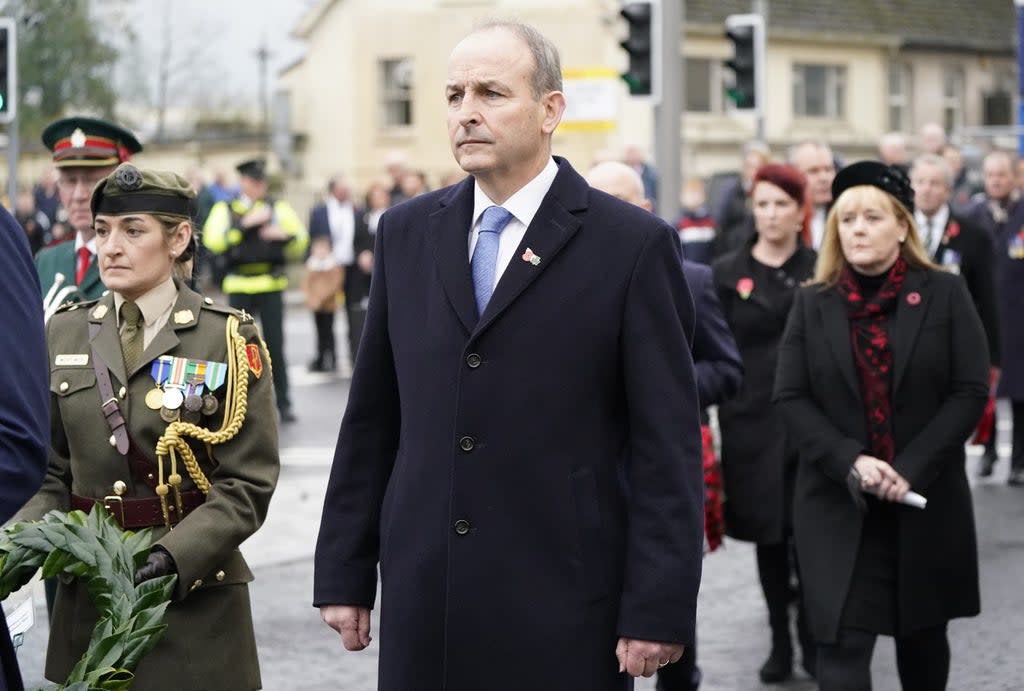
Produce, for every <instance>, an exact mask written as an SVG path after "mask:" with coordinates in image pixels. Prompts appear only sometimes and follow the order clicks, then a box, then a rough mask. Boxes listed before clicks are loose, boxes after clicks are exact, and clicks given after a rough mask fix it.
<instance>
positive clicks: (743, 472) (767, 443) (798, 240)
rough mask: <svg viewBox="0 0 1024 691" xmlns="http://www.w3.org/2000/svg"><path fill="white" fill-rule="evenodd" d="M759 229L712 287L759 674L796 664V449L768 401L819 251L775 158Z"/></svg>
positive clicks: (734, 523)
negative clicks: (722, 342)
mask: <svg viewBox="0 0 1024 691" xmlns="http://www.w3.org/2000/svg"><path fill="white" fill-rule="evenodd" d="M750 196H751V203H752V204H751V206H752V211H753V216H754V226H755V229H756V231H757V232H756V234H755V235H754V237H753V238H751V240H750V241H749V242H748V243H747V244H746V245H744V246H742V247H740V248H738V249H736V250H734V251H732V252H730V253H728V254H726V255H723V256H722V257H721V258H720V259H719V260H718V261H716V262H715V264H714V272H715V286H716V289H717V291H718V295H719V298H720V299H721V302H722V309H723V311H724V312H725V316H726V320H727V321H728V322H729V326H730V328H731V329H732V332H733V334H734V335H735V337H736V344H737V345H738V346H739V349H740V355H741V356H742V358H743V364H744V372H745V374H744V381H743V387H742V388H741V389H740V392H739V395H737V396H736V397H734V398H733V399H731V400H730V401H728V402H726V403H723V404H722V405H721V406H720V407H719V413H718V415H719V423H720V426H721V431H722V470H723V473H724V476H725V477H724V489H725V498H726V500H725V525H726V534H727V535H729V536H731V537H733V538H735V539H738V540H745V541H749V542H754V543H756V544H757V566H758V575H759V576H760V580H761V588H762V590H763V591H764V597H765V602H766V603H767V605H768V619H769V623H770V624H771V630H772V647H771V653H770V654H769V656H768V659H767V660H766V661H765V663H764V665H763V666H762V667H761V670H760V677H761V681H762V682H764V683H778V682H781V681H785V680H786V679H788V678H789V677H790V676H792V673H793V645H792V642H791V640H790V632H789V621H790V617H789V605H790V602H791V600H792V595H793V593H792V591H791V587H790V582H791V573H792V571H793V568H792V566H791V564H792V563H793V562H792V550H791V544H792V534H793V530H792V520H791V514H792V512H791V505H792V496H793V491H792V489H793V481H794V478H795V475H796V454H795V452H794V449H792V448H791V446H790V444H789V443H788V440H787V438H786V435H785V433H784V431H783V430H784V426H783V422H782V419H781V418H780V417H779V415H778V413H777V412H776V411H775V410H774V408H773V407H772V403H771V398H772V387H773V385H774V381H775V364H776V360H777V356H778V347H779V341H780V340H781V338H782V332H783V330H784V329H785V326H786V317H787V316H788V314H789V308H790V306H791V305H792V304H793V297H794V295H795V293H796V290H797V288H798V287H799V286H800V284H801V283H803V282H804V281H806V280H808V279H809V278H811V276H812V275H813V273H814V263H815V260H816V258H817V255H816V254H815V253H814V250H812V249H810V248H809V247H808V243H807V237H808V235H807V233H808V222H807V219H808V214H807V211H806V205H805V203H804V176H803V174H802V173H801V172H800V171H799V170H797V169H796V168H794V167H792V166H789V165H785V164H778V163H768V164H766V165H763V166H761V167H760V168H759V169H758V170H757V173H756V174H755V175H754V180H753V184H752V187H751V193H750ZM803 619H804V618H803V616H802V608H801V616H799V617H798V619H797V623H798V627H797V628H798V632H799V635H800V646H801V649H802V653H803V657H802V663H803V667H804V669H805V670H806V671H807V673H808V674H811V675H812V676H813V674H814V667H815V645H814V642H813V641H812V640H811V638H810V636H809V635H808V634H807V628H806V626H805V625H804V621H803Z"/></svg>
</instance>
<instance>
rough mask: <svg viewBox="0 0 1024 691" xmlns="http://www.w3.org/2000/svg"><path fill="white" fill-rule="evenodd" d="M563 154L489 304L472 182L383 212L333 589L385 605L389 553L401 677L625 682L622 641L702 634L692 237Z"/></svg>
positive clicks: (357, 377) (385, 665)
mask: <svg viewBox="0 0 1024 691" xmlns="http://www.w3.org/2000/svg"><path fill="white" fill-rule="evenodd" d="M556 161H557V162H558V168H559V170H558V174H557V176H556V177H555V179H554V182H553V183H552V186H551V188H550V190H549V191H548V193H547V194H546V195H545V197H544V199H543V201H542V202H541V205H540V207H539V208H538V210H537V213H536V215H535V216H534V218H533V221H532V222H531V223H530V225H529V227H528V228H527V230H526V235H525V237H524V238H523V240H522V243H521V246H520V247H519V248H518V249H517V250H516V253H515V254H514V255H513V257H512V260H511V263H510V264H509V265H508V268H507V269H506V270H505V272H504V273H503V274H502V275H501V279H500V281H499V282H498V284H497V286H496V288H495V291H494V294H493V296H492V297H491V300H490V302H489V303H488V305H487V308H486V310H485V311H484V313H483V314H482V315H480V317H479V318H478V316H477V310H476V305H475V303H474V298H473V286H472V281H471V272H470V263H469V255H468V233H469V231H470V228H471V226H472V214H473V190H474V181H473V180H472V179H467V180H465V181H463V182H462V183H459V184H458V185H455V186H454V187H450V188H446V189H444V190H439V191H437V192H432V193H428V194H425V195H422V196H419V197H416V198H414V199H412V200H409V201H408V202H406V203H404V204H401V205H399V206H397V207H395V208H393V209H391V210H389V211H388V212H386V213H385V214H384V215H383V216H382V217H381V220H380V224H379V226H378V229H377V245H376V252H375V260H376V263H375V267H374V275H373V282H372V285H371V289H370V303H369V311H368V314H367V321H366V327H365V330H364V332H363V340H362V344H361V346H360V350H359V357H358V358H357V360H356V367H355V371H354V373H353V378H352V389H351V393H350V395H349V401H348V406H347V408H346V410H345V416H344V419H343V421H342V425H341V432H340V436H339V441H338V447H337V451H336V453H335V457H334V464H333V468H332V470H331V478H330V481H329V484H328V488H327V496H326V499H325V502H324V512H323V520H322V522H321V528H320V535H319V539H318V542H317V548H316V556H315V576H314V578H315V581H314V604H316V605H325V604H348V605H358V606H364V607H371V606H373V604H374V599H375V592H376V577H377V564H378V562H379V564H380V575H381V593H382V595H381V627H380V635H379V637H377V640H379V641H380V664H379V672H378V675H379V681H378V683H379V689H380V691H410V690H411V689H416V690H417V691H440V690H444V691H479V690H480V689H484V688H486V689H488V691H524V690H525V689H587V690H588V691H622V690H623V689H626V688H631V683H630V681H629V680H627V679H626V678H625V677H624V675H620V674H619V673H618V664H617V662H616V658H615V644H616V641H617V639H618V637H619V636H627V637H631V638H639V639H647V640H660V641H678V642H689V641H692V638H693V630H694V623H695V612H696V596H697V587H698V584H699V581H700V568H701V564H700V560H701V551H702V545H703V483H702V471H701V467H702V466H701V437H700V430H699V403H698V399H697V387H696V383H695V377H694V370H693V365H692V361H691V358H690V345H689V344H690V341H691V338H692V334H693V323H694V316H693V302H692V300H691V298H690V295H689V291H688V289H687V285H686V281H685V279H684V278H683V273H682V267H681V261H680V255H679V246H678V241H677V239H676V236H675V233H674V231H673V230H672V229H671V228H670V227H669V226H668V225H667V224H665V223H664V222H663V221H661V220H660V219H658V218H657V217H655V216H654V215H653V214H650V213H648V212H646V211H644V210H643V209H640V208H638V207H635V206H632V205H629V204H626V203H624V202H621V201H619V200H617V199H615V198H613V197H611V196H610V195H606V194H604V193H601V192H598V191H595V190H592V189H591V188H590V187H589V186H588V185H587V184H586V182H585V181H584V180H583V179H582V178H581V177H580V176H579V175H578V174H577V173H576V172H575V171H574V170H573V169H572V168H571V167H570V166H569V164H568V163H567V162H565V161H564V160H561V159H556ZM526 248H530V249H531V250H532V255H527V254H526V252H525V251H526ZM524 256H526V258H525V259H524V258H523V257H524ZM531 257H532V258H539V263H537V262H531V261H530V259H531Z"/></svg>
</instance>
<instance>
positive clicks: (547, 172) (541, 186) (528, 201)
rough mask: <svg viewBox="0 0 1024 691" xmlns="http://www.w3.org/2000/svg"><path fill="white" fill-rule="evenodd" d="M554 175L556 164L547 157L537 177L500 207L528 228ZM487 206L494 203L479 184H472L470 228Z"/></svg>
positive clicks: (556, 168) (475, 223)
mask: <svg viewBox="0 0 1024 691" xmlns="http://www.w3.org/2000/svg"><path fill="white" fill-rule="evenodd" d="M556 175H558V164H557V163H555V159H553V158H550V157H549V158H548V163H547V165H546V166H544V169H543V170H542V171H540V173H538V174H537V177H535V178H534V179H533V180H530V181H529V182H528V183H526V184H525V185H523V186H522V187H520V188H519V189H518V190H516V193H515V194H513V195H512V196H511V197H509V198H508V199H507V200H505V203H504V204H501V206H502V207H503V208H505V209H506V210H507V211H508V212H510V213H511V214H512V215H513V216H514V217H515V219H516V220H517V221H519V222H520V223H522V224H523V225H524V226H526V227H527V228H529V227H530V223H531V222H532V221H533V217H534V216H536V215H537V209H539V208H540V204H541V202H543V201H544V197H545V196H546V195H547V193H548V190H550V189H551V185H552V183H554V181H555V176H556ZM489 206H495V203H494V202H492V201H491V199H490V198H489V197H488V196H487V195H486V194H485V193H484V191H483V190H482V189H480V183H479V182H474V183H473V224H472V225H471V226H470V228H475V227H476V225H477V223H479V221H480V216H481V215H483V213H484V210H485V209H486V208H487V207H489Z"/></svg>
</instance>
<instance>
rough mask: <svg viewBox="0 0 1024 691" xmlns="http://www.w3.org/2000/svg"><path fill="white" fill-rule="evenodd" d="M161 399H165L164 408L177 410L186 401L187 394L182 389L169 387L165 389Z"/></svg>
mask: <svg viewBox="0 0 1024 691" xmlns="http://www.w3.org/2000/svg"><path fill="white" fill-rule="evenodd" d="M161 400H162V401H163V407H164V408H169V409H171V410H177V409H178V408H180V407H181V404H182V403H184V402H185V395H184V394H183V393H181V389H175V388H167V389H164V393H163V396H162V399H161Z"/></svg>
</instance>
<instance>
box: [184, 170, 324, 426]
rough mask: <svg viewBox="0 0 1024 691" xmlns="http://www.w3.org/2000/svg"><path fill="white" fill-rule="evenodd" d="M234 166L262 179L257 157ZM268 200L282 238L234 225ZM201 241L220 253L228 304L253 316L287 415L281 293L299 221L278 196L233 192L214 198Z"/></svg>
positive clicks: (301, 237) (294, 256)
mask: <svg viewBox="0 0 1024 691" xmlns="http://www.w3.org/2000/svg"><path fill="white" fill-rule="evenodd" d="M238 172H239V174H240V175H241V176H243V177H248V178H250V179H252V180H256V181H259V182H260V183H263V182H264V181H265V179H266V173H265V171H264V163H263V161H262V160H253V161H245V162H243V163H241V164H240V165H239V166H238ZM268 204H269V205H270V209H271V217H272V221H271V224H272V225H276V226H277V227H279V228H280V229H281V230H283V231H284V232H285V234H286V235H287V236H288V237H287V239H286V240H283V241H278V240H275V241H268V240H264V239H262V238H261V237H260V236H259V231H260V226H256V227H252V228H242V227H240V226H241V220H242V217H243V216H245V215H246V214H247V213H249V212H250V211H253V210H256V209H259V208H261V207H264V206H268ZM203 245H204V246H205V247H206V249H207V250H209V251H210V252H211V253H212V254H214V255H218V256H219V257H220V261H221V263H222V266H223V267H224V269H225V276H224V280H223V282H222V284H221V289H222V290H223V291H224V294H225V295H227V297H228V302H229V303H230V304H231V306H232V307H235V308H237V309H243V310H246V311H248V312H250V313H252V314H255V315H258V316H259V318H260V324H261V325H262V327H263V336H264V338H265V339H266V342H267V349H268V350H269V351H270V356H271V358H273V361H274V364H275V367H274V391H275V394H276V396H277V407H278V409H279V410H280V411H281V417H282V419H283V420H288V419H291V398H290V395H289V391H288V365H287V363H286V361H285V354H284V298H283V294H284V291H285V289H287V287H288V276H287V275H286V274H285V264H286V263H287V262H288V261H299V260H301V259H302V257H303V256H304V254H305V252H306V247H307V246H308V245H309V234H308V233H307V232H306V227H305V225H304V224H303V223H302V220H301V219H299V216H298V214H297V213H295V209H293V208H292V206H291V204H289V203H288V202H286V201H284V200H282V199H277V200H274V199H270V198H268V197H265V198H263V199H257V200H247V199H243V198H237V199H233V200H231V201H230V202H218V203H216V204H214V206H213V208H212V209H211V210H210V215H209V216H208V217H207V219H206V224H205V225H204V226H203Z"/></svg>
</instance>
